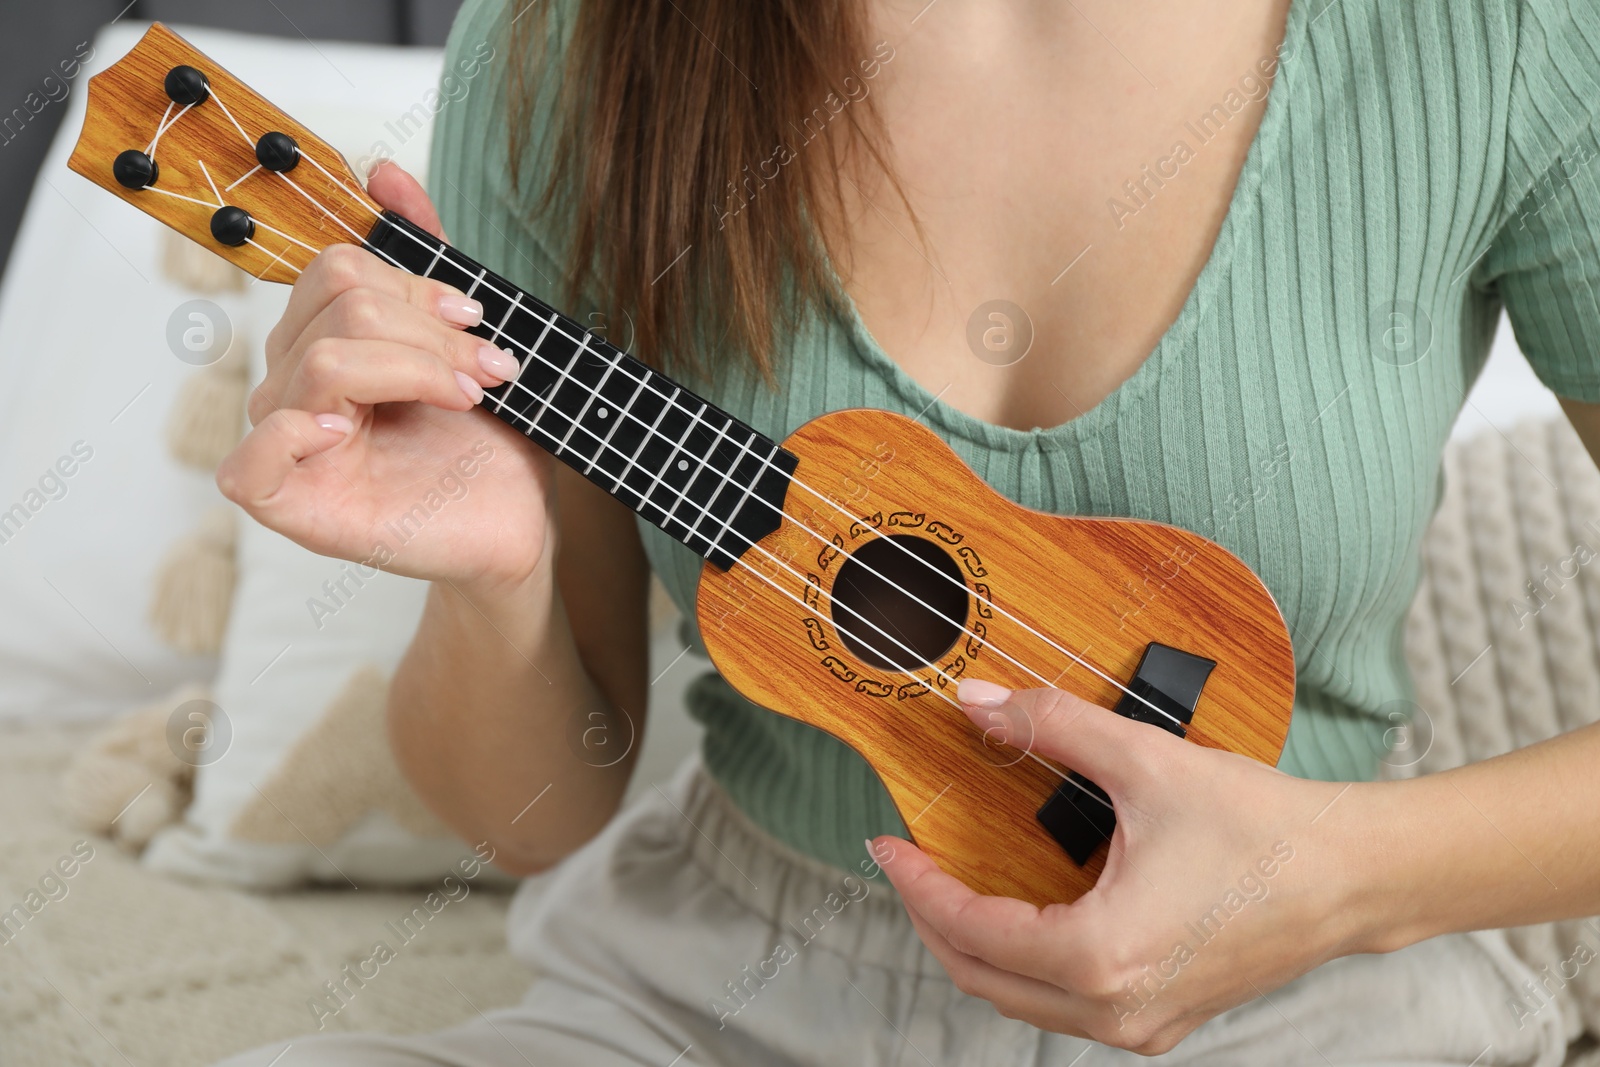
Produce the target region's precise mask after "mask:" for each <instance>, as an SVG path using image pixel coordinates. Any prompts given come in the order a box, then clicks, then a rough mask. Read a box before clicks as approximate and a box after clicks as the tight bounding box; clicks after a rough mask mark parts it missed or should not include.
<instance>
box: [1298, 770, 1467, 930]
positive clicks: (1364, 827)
mask: <svg viewBox="0 0 1600 1067" xmlns="http://www.w3.org/2000/svg"><path fill="white" fill-rule="evenodd" d="M1425 793H1426V789H1423V788H1419V780H1406V781H1392V782H1355V783H1351V784H1350V786H1349V788H1348V791H1347V792H1346V793H1345V794H1344V795H1343V796H1341V797H1340V798H1339V799H1338V800H1337V801H1336V802H1335V803H1333V804H1332V805H1330V806H1329V808H1328V810H1327V811H1325V812H1324V813H1323V814H1322V815H1320V816H1318V819H1317V822H1318V825H1319V827H1320V826H1322V825H1323V824H1327V825H1326V828H1325V832H1326V833H1327V834H1328V835H1329V839H1330V843H1331V844H1332V846H1333V847H1334V849H1335V850H1336V852H1337V854H1338V855H1339V857H1340V860H1339V863H1340V870H1341V877H1340V878H1339V889H1338V892H1337V894H1336V897H1337V899H1336V900H1335V902H1334V903H1335V907H1336V911H1337V915H1338V921H1337V923H1336V930H1337V936H1338V937H1339V939H1340V951H1339V952H1338V955H1354V954H1357V953H1382V952H1395V951H1397V950H1399V949H1402V948H1405V947H1406V946H1407V945H1412V944H1415V943H1416V942H1418V941H1423V940H1426V939H1427V938H1429V937H1433V936H1436V935H1437V934H1441V933H1445V932H1447V928H1445V927H1438V921H1439V919H1440V915H1439V910H1438V909H1437V908H1436V907H1434V906H1433V903H1432V902H1433V901H1434V899H1435V898H1434V897H1433V893H1434V892H1435V891H1436V890H1437V889H1438V888H1439V887H1437V886H1432V885H1429V884H1428V882H1429V879H1428V877H1427V871H1428V868H1429V866H1430V861H1429V860H1428V859H1427V858H1426V856H1425V855H1424V849H1425V845H1426V834H1425V833H1420V832H1419V831H1422V830H1423V828H1422V827H1420V826H1419V825H1418V824H1417V820H1416V816H1417V815H1418V814H1419V813H1420V812H1421V811H1423V810H1425V808H1424V805H1425V803H1426V798H1425V796H1424V794H1425ZM1436 927H1437V928H1436Z"/></svg>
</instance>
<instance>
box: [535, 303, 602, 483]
mask: <svg viewBox="0 0 1600 1067" xmlns="http://www.w3.org/2000/svg"><path fill="white" fill-rule="evenodd" d="M550 322H551V323H552V324H554V322H555V318H554V317H552V318H551V319H550ZM549 332H550V328H549V327H548V326H547V327H545V333H549ZM539 340H540V341H543V340H544V335H543V334H541V335H540V337H539ZM535 347H537V346H535ZM588 350H589V335H588V334H584V335H583V340H582V341H579V342H578V351H577V352H575V353H573V356H572V358H571V359H570V360H568V361H567V362H566V363H565V364H564V365H563V366H562V368H561V371H560V373H558V374H557V375H556V384H555V385H553V386H551V388H550V395H549V396H547V397H545V398H544V405H543V406H542V407H540V408H539V414H537V415H535V416H533V422H534V423H535V424H537V423H538V421H539V420H540V419H542V418H544V416H545V412H547V411H549V410H550V405H551V404H554V403H555V402H556V394H557V393H559V392H561V386H562V385H563V384H565V383H566V381H567V377H568V375H570V374H571V373H572V368H573V367H574V366H576V365H577V362H578V360H580V359H582V358H583V354H584V353H585V352H587V351H588ZM573 425H574V426H576V425H577V422H576V421H574V422H573ZM567 433H568V434H571V433H572V430H571V428H570V427H569V428H568V430H567ZM550 436H551V437H554V436H555V434H551V435H550ZM565 440H566V439H565V438H562V441H563V443H565ZM555 455H557V456H559V455H561V448H560V447H559V446H558V447H557V448H556V450H555Z"/></svg>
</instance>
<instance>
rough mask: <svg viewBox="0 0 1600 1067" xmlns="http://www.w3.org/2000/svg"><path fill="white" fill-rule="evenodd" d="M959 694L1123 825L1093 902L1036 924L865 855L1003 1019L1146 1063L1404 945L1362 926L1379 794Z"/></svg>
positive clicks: (974, 693)
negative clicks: (1317, 973)
mask: <svg viewBox="0 0 1600 1067" xmlns="http://www.w3.org/2000/svg"><path fill="white" fill-rule="evenodd" d="M958 695H959V697H960V699H961V701H962V704H963V707H964V709H965V711H966V712H967V714H968V715H969V716H970V717H971V718H972V719H973V721H974V722H975V723H976V724H977V725H978V726H979V727H980V728H982V729H984V730H986V731H992V732H991V735H990V736H991V737H994V736H998V738H999V739H1001V740H1005V741H1007V742H1012V741H1013V739H1015V743H1016V744H1018V745H1022V744H1028V745H1030V747H1031V748H1032V749H1033V751H1035V752H1037V753H1039V754H1040V755H1042V756H1045V757H1048V758H1052V759H1055V760H1057V761H1059V762H1060V763H1062V764H1064V765H1066V766H1067V767H1070V768H1072V769H1074V770H1078V771H1080V772H1082V773H1083V774H1084V775H1085V776H1086V777H1088V778H1089V779H1090V780H1092V781H1094V782H1095V783H1097V784H1098V785H1099V786H1100V787H1101V788H1102V789H1104V790H1106V792H1107V793H1108V794H1110V796H1111V798H1112V802H1113V806H1114V807H1115V809H1116V815H1117V828H1116V832H1115V834H1114V836H1113V837H1112V840H1111V847H1110V853H1109V855H1108V857H1107V859H1106V865H1105V869H1104V871H1103V872H1102V873H1101V875H1100V879H1099V881H1098V882H1097V883H1096V884H1095V887H1094V888H1093V889H1092V890H1090V891H1089V892H1088V893H1086V894H1085V895H1084V896H1082V897H1080V898H1079V899H1078V900H1076V901H1074V902H1073V903H1071V904H1052V905H1049V906H1048V907H1045V908H1036V907H1034V906H1033V905H1031V904H1027V903H1024V902H1022V901H1020V900H1012V899H1009V898H1006V897H987V896H980V895H979V894H977V893H974V892H973V891H972V890H970V889H968V888H967V887H966V886H965V885H964V884H962V883H961V882H959V881H957V880H956V879H955V878H953V877H951V876H950V875H948V874H946V873H944V872H943V871H941V870H940V869H939V868H938V867H937V866H936V865H935V864H934V862H933V860H932V859H930V858H929V857H928V855H927V854H926V853H924V852H922V851H921V850H920V849H917V848H916V847H915V846H912V845H910V844H908V843H906V842H904V841H900V840H898V839H896V838H892V837H883V838H879V839H877V840H876V841H872V842H869V847H870V848H871V849H872V853H873V855H874V856H875V857H877V858H878V859H879V862H880V863H881V865H882V867H883V869H884V870H885V871H886V872H887V873H888V875H889V878H890V880H891V881H892V882H893V883H894V885H895V888H896V889H898V890H899V892H900V895H901V897H902V898H903V899H904V901H905V904H906V908H907V910H908V911H909V912H910V914H911V921H912V922H913V923H914V924H915V925H916V928H917V932H918V933H919V934H920V935H921V937H922V940H923V941H924V942H925V943H926V944H927V946H928V948H929V949H931V950H932V951H933V953H934V954H935V955H936V956H937V957H938V958H939V960H940V961H941V962H942V963H943V964H944V966H945V969H946V970H947V971H948V972H949V974H950V977H951V978H952V980H954V982H955V983H956V985H957V986H958V987H959V988H960V989H962V990H963V991H964V992H967V993H970V994H973V995H975V996H979V997H983V998H984V999H986V1000H989V1001H991V1002H993V1004H994V1005H995V1007H996V1008H998V1009H999V1010H1000V1012H1001V1013H1002V1014H1004V1015H1006V1016H1007V1017H1010V1018H1014V1019H1021V1020H1024V1021H1026V1022H1028V1023H1031V1024H1032V1025H1034V1026H1037V1027H1039V1028H1041V1029H1046V1030H1054V1031H1057V1032H1060V1033H1066V1034H1074V1035H1077V1036H1079V1037H1088V1038H1092V1039H1093V1040H1095V1041H1098V1042H1101V1043H1103V1044H1107V1045H1112V1046H1115V1047H1118V1048H1126V1049H1132V1050H1134V1051H1137V1052H1141V1053H1146V1054H1154V1053H1158V1052H1164V1051H1166V1050H1167V1049H1170V1048H1172V1047H1173V1046H1174V1045H1176V1044H1177V1043H1178V1042H1179V1041H1180V1040H1181V1039H1182V1038H1183V1037H1184V1036H1186V1035H1187V1034H1188V1033H1189V1032H1190V1031H1192V1030H1194V1029H1195V1028H1196V1027H1197V1026H1199V1025H1200V1024H1201V1023H1203V1022H1205V1021H1206V1020H1207V1019H1209V1018H1211V1017H1212V1016H1214V1015H1217V1014H1218V1013H1220V1012H1223V1011H1226V1010H1227V1009H1228V1008H1231V1007H1234V1006H1236V1005H1238V1004H1242V1003H1244V1002H1245V1001H1247V1000H1251V999H1253V998H1255V997H1258V996H1262V995H1264V994H1267V993H1268V992H1270V991H1271V990H1273V989H1276V988H1277V987H1279V986H1281V985H1283V984H1284V983H1285V982H1288V981H1289V980H1290V979H1292V978H1294V977H1296V976H1298V975H1300V974H1303V973H1305V972H1306V971H1309V970H1311V969H1312V968H1313V967H1316V966H1317V965H1318V964H1320V963H1323V962H1324V961H1326V960H1329V959H1332V958H1334V957H1336V956H1342V955H1346V954H1349V953H1352V952H1361V951H1378V950H1382V949H1383V948H1387V947H1397V946H1395V945H1385V944H1381V943H1380V942H1381V941H1383V940H1385V938H1384V937H1383V936H1381V935H1378V934H1377V933H1375V931H1373V930H1372V929H1370V928H1369V926H1370V924H1369V923H1368V922H1367V920H1366V919H1365V918H1364V915H1365V914H1366V913H1367V912H1368V911H1374V912H1375V909H1371V908H1369V903H1370V900H1371V898H1372V894H1371V893H1369V892H1367V891H1365V889H1364V888H1363V886H1362V880H1363V871H1362V870H1361V863H1360V860H1359V858H1358V857H1359V856H1361V855H1362V854H1364V850H1365V849H1368V848H1376V847H1381V846H1380V843H1379V842H1375V841H1372V840H1371V839H1370V837H1367V836H1364V835H1363V833H1362V831H1363V827H1362V826H1361V825H1360V822H1359V819H1360V817H1361V813H1362V812H1363V810H1364V809H1366V808H1367V798H1368V796H1369V794H1370V793H1371V792H1372V791H1374V790H1381V789H1382V788H1383V786H1381V785H1356V786H1351V785H1342V784H1339V783H1329V782H1315V781H1307V780H1304V779H1299V778H1294V777H1291V776H1289V775H1287V774H1284V773H1282V772H1280V771H1278V770H1276V769H1274V768H1271V767H1267V766H1265V765H1264V764H1261V763H1257V762H1256V761H1254V760H1252V759H1249V758H1247V757H1244V756H1239V755H1235V754H1233V753H1229V752H1224V751H1220V750H1217V749H1209V748H1202V747H1201V746H1199V745H1196V744H1192V743H1190V742H1187V741H1184V740H1182V739H1180V738H1178V737H1176V736H1174V735H1172V734H1170V733H1168V732H1167V731H1165V730H1161V729H1158V728H1153V727H1151V726H1149V725H1147V724H1143V723H1136V722H1133V721H1132V720H1129V719H1126V718H1124V717H1122V716H1121V715H1118V714H1116V713H1114V712H1111V711H1108V710H1106V709H1105V708H1101V707H1097V706H1095V705H1092V704H1089V703H1087V702H1085V701H1082V700H1079V699H1078V698H1076V697H1074V696H1072V695H1070V694H1068V693H1063V692H1061V691H1059V690H1054V689H1037V690H1027V691H1018V692H1015V693H1008V692H1007V691H1006V690H1004V689H1001V688H1000V687H998V686H994V685H992V684H989V683H986V682H975V681H964V682H962V683H961V686H960V687H959V689H958ZM1030 739H1031V741H1030ZM1365 830H1366V831H1367V833H1369V834H1370V831H1371V827H1370V826H1369V827H1366V828H1365Z"/></svg>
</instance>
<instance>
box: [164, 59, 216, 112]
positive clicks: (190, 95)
mask: <svg viewBox="0 0 1600 1067" xmlns="http://www.w3.org/2000/svg"><path fill="white" fill-rule="evenodd" d="M164 85H165V87H166V90H167V95H168V96H169V97H171V98H172V102H173V103H174V104H183V105H185V106H188V105H189V104H203V103H205V102H206V99H207V98H208V97H210V96H211V81H210V79H208V78H207V77H206V76H205V75H204V74H202V73H201V72H200V71H198V70H196V69H194V68H193V67H191V66H187V65H179V66H176V67H173V68H172V69H171V70H169V71H167V79H166V81H165V83H164Z"/></svg>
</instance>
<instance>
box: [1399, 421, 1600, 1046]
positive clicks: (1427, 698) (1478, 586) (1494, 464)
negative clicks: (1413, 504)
mask: <svg viewBox="0 0 1600 1067" xmlns="http://www.w3.org/2000/svg"><path fill="white" fill-rule="evenodd" d="M1445 476H1446V479H1447V481H1446V491H1445V495H1444V499H1443V501H1442V503H1441V506H1440V509H1439V514H1438V515H1437V517H1436V518H1435V520H1434V523H1433V526H1432V527H1431V528H1430V530H1429V532H1428V537H1427V540H1426V542H1425V545H1424V552H1423V562H1424V570H1425V574H1424V579H1423V583H1422V587H1421V589H1420V590H1419V591H1418V594H1417V599H1416V602H1415V604H1413V606H1412V610H1411V616H1410V619H1409V620H1408V625H1407V628H1406V658H1407V660H1408V661H1409V662H1410V664H1411V669H1412V673H1413V676H1414V677H1415V680H1416V704H1417V709H1416V714H1415V719H1414V722H1413V726H1412V728H1411V730H1410V731H1409V735H1404V734H1399V733H1397V735H1396V736H1397V739H1398V740H1400V741H1401V743H1402V749H1401V751H1400V752H1396V753H1392V754H1391V757H1390V759H1389V764H1390V768H1389V772H1388V773H1389V774H1390V775H1391V776H1395V777H1404V776H1410V775H1413V774H1419V773H1421V774H1426V773H1429V772H1432V771H1438V770H1444V769H1446V768H1449V767H1455V766H1459V765H1461V764H1463V763H1469V762H1472V761H1475V760H1481V759H1486V758H1488V757H1490V756H1496V755H1499V754H1500V753H1503V752H1508V751H1510V750H1512V749H1514V748H1520V747H1522V746H1524V745H1529V744H1532V743H1534V742H1536V741H1540V740H1543V739H1545V738H1548V737H1552V736H1554V735H1556V734H1558V733H1562V732H1564V731H1567V730H1571V729H1575V728H1576V727H1579V726H1585V725H1587V724H1589V723H1592V722H1595V721H1596V720H1597V719H1600V472H1597V471H1596V469H1595V465H1594V463H1593V461H1591V460H1590V458H1589V454H1588V452H1587V451H1585V449H1584V447H1583V445H1582V443H1581V442H1580V441H1579V440H1578V437H1577V434H1575V433H1574V432H1573V430H1572V428H1571V426H1569V425H1568V423H1567V422H1566V420H1565V419H1557V420H1555V421H1548V422H1546V421H1539V422H1526V423H1522V424H1520V425H1517V426H1515V427H1513V428H1512V429H1510V430H1508V431H1507V432H1505V433H1503V434H1502V433H1499V432H1496V431H1487V432H1485V433H1483V434H1481V435H1479V436H1475V437H1472V438H1469V439H1467V440H1465V441H1461V442H1458V443H1455V444H1452V446H1451V447H1450V448H1449V449H1448V450H1447V451H1446V454H1445ZM1407 752H1409V754H1405V753H1407ZM1419 755H1420V757H1421V758H1420V759H1417V758H1416V757H1417V756H1419ZM1595 773H1597V774H1600V767H1597V768H1596V769H1595ZM1502 830H1504V831H1505V832H1506V833H1508V834H1511V835H1512V836H1513V837H1514V836H1515V834H1516V828H1515V827H1502ZM1509 940H1510V942H1511V946H1512V948H1513V950H1514V951H1516V953H1517V954H1518V955H1519V956H1521V957H1522V958H1523V959H1524V960H1525V961H1526V962H1527V963H1528V964H1530V965H1531V966H1532V967H1533V969H1534V971H1535V972H1537V973H1538V974H1539V975H1540V977H1541V983H1540V987H1539V988H1535V989H1532V990H1529V991H1528V992H1527V996H1526V997H1525V998H1524V999H1523V1004H1522V1007H1521V1009H1520V1010H1522V1011H1527V1012H1537V1011H1540V1010H1541V1009H1544V1008H1545V1005H1547V1004H1548V1002H1550V1001H1551V1000H1552V999H1554V1001H1555V1002H1557V1003H1559V1004H1560V1006H1561V1008H1562V1010H1563V1011H1564V1012H1565V1013H1566V1016H1567V1018H1568V1020H1569V1022H1570V1024H1571V1026H1570V1029H1569V1035H1568V1036H1569V1039H1570V1038H1575V1037H1576V1036H1577V1035H1578V1033H1579V1032H1580V1031H1581V1030H1588V1031H1589V1032H1590V1033H1591V1034H1600V922H1594V921H1585V922H1559V923H1542V924H1540V925H1537V926H1528V927H1522V928H1519V929H1516V930H1512V931H1510V932H1509ZM1497 1007H1498V1006H1497ZM1506 1010H1508V1011H1515V1010H1518V1009H1517V1007H1516V1006H1515V1005H1507V1006H1506Z"/></svg>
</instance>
